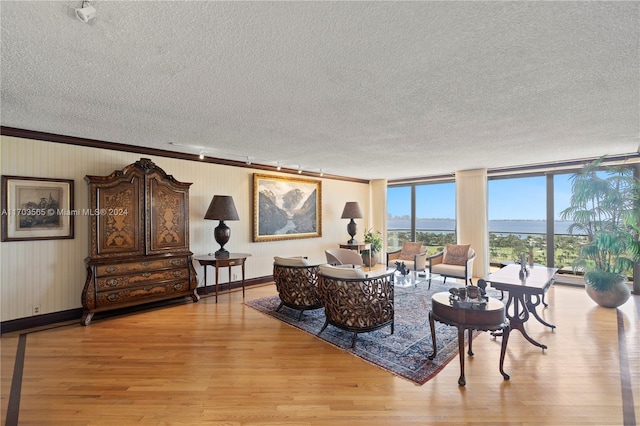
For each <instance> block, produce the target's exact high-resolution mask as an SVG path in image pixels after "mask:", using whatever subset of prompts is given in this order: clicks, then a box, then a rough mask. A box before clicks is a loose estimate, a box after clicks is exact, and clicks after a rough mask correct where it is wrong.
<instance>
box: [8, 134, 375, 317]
mask: <svg viewBox="0 0 640 426" xmlns="http://www.w3.org/2000/svg"><path fill="white" fill-rule="evenodd" d="M141 157H146V158H151V160H152V161H154V162H155V163H156V164H157V165H158V166H159V167H161V168H162V169H164V171H165V172H167V173H168V174H170V175H173V176H174V177H175V178H176V179H177V180H179V181H182V182H192V183H193V185H192V186H191V190H190V217H189V221H190V240H191V251H192V252H193V253H194V254H196V255H199V254H205V253H209V252H211V251H214V250H215V249H217V248H218V246H217V244H216V243H215V240H214V239H213V228H214V227H215V226H216V225H217V221H208V220H204V219H202V218H203V216H204V213H205V211H206V209H207V207H208V205H209V202H210V201H211V198H212V197H213V195H214V194H221V195H231V196H233V199H234V202H235V204H236V208H237V210H238V214H239V215H240V220H239V221H228V222H227V225H228V226H229V227H230V228H231V240H230V241H229V243H228V244H227V245H226V246H225V248H227V249H229V250H231V251H234V252H244V253H251V254H252V257H251V258H250V259H249V260H248V261H247V264H246V276H247V278H255V277H263V276H268V275H271V273H272V262H273V256H275V255H279V256H288V255H305V256H308V257H309V259H310V260H311V261H312V262H317V263H320V262H323V261H325V256H324V250H325V249H327V248H331V247H336V246H337V244H338V243H340V242H343V241H344V242H346V240H347V239H349V235H348V234H347V230H346V227H347V220H343V219H340V215H341V213H342V209H343V207H344V203H345V202H346V201H358V202H359V203H360V204H361V205H362V206H370V205H371V202H370V200H371V191H370V188H369V185H367V184H361V183H353V182H342V181H337V180H331V179H320V180H322V194H323V196H322V218H323V222H322V226H323V229H322V237H321V238H310V239H300V240H285V241H273V242H261V243H253V242H252V241H251V240H252V235H253V228H252V218H251V210H252V203H253V201H252V192H251V188H252V182H253V173H265V172H264V171H261V170H253V169H249V168H239V167H230V166H220V165H214V164H209V163H204V162H198V161H187V160H178V159H172V158H166V157H155V156H149V155H141V154H134V153H127V152H118V151H110V150H104V149H96V148H88V147H79V146H73V145H66V144H58V143H52V142H42V141H34V140H29V139H20V138H14V137H6V136H0V173H1V174H3V175H15V176H31V177H48V178H59V179H73V180H74V185H75V205H74V207H75V208H76V209H83V208H88V207H89V193H88V192H89V191H88V186H87V184H86V182H85V181H84V177H85V176H86V175H108V174H110V173H111V172H113V171H114V170H119V169H122V168H123V167H124V166H126V165H128V164H131V163H133V162H135V161H137V160H139V159H140V158H141ZM268 174H270V173H268ZM273 174H275V173H273ZM284 176H287V175H284ZM310 179H311V178H310ZM376 204H378V203H376ZM380 208H382V211H386V206H376V207H375V209H376V210H379V209H380ZM371 210H372V209H371V207H369V208H368V209H366V208H363V211H364V212H365V215H366V214H367V213H366V212H367V211H371ZM358 222H359V223H358V225H359V226H358V235H357V236H356V239H358V240H362V239H363V236H362V233H363V232H364V231H365V229H366V227H365V225H367V224H372V219H371V218H369V217H365V218H363V219H360V220H359V221H358ZM369 226H371V225H369ZM88 254H89V217H88V216H76V217H75V238H74V239H70V240H45V241H15V242H13V241H12V242H3V243H0V297H1V302H0V308H1V312H0V321H8V320H12V319H17V318H24V317H28V316H32V315H33V309H34V307H35V306H38V307H39V308H40V313H41V314H47V313H52V312H58V311H64V310H68V309H74V308H79V307H81V303H80V295H81V293H82V288H83V286H84V281H85V278H86V271H85V267H84V259H85V258H86V257H87V256H88ZM196 271H197V273H198V281H199V283H200V284H199V285H202V281H203V272H202V268H201V267H200V266H198V265H196ZM212 275H213V274H209V277H208V278H209V284H211V283H212V278H211V277H212ZM227 279H228V278H227V277H226V276H225V275H222V276H221V282H226V280H227Z"/></svg>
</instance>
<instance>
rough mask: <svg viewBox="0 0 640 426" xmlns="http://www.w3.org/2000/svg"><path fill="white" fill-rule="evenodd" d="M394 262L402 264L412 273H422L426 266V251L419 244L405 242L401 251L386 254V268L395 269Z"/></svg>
mask: <svg viewBox="0 0 640 426" xmlns="http://www.w3.org/2000/svg"><path fill="white" fill-rule="evenodd" d="M396 262H404V264H405V266H406V267H407V268H408V269H410V270H412V271H424V268H425V267H426V266H427V249H426V247H424V246H423V245H422V243H420V242H409V241H405V242H403V243H402V248H401V249H398V250H394V251H390V252H387V267H388V268H395V267H396Z"/></svg>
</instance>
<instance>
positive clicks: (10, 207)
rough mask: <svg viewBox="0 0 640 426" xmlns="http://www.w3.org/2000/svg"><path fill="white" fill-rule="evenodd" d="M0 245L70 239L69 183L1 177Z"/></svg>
mask: <svg viewBox="0 0 640 426" xmlns="http://www.w3.org/2000/svg"><path fill="white" fill-rule="evenodd" d="M1 213H2V241H29V240H53V239H62V238H73V216H74V213H75V211H74V210H73V180H66V179H47V178H34V177H21V176H4V175H3V176H2V211H1Z"/></svg>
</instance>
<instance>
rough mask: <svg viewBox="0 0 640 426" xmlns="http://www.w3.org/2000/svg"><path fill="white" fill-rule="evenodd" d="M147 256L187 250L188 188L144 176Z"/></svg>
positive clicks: (174, 182) (175, 182)
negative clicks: (146, 211) (146, 204)
mask: <svg viewBox="0 0 640 426" xmlns="http://www.w3.org/2000/svg"><path fill="white" fill-rule="evenodd" d="M147 191H148V193H147V197H146V198H147V202H148V209H149V211H148V214H147V229H148V234H147V238H148V241H147V254H160V253H164V252H176V251H183V250H184V251H188V250H189V185H184V184H181V183H179V182H177V181H174V180H168V179H162V177H161V176H159V175H157V174H150V175H149V176H148V177H147Z"/></svg>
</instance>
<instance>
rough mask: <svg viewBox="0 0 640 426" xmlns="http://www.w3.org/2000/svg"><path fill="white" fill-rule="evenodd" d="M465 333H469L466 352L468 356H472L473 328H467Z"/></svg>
mask: <svg viewBox="0 0 640 426" xmlns="http://www.w3.org/2000/svg"><path fill="white" fill-rule="evenodd" d="M467 333H468V334H469V336H468V339H469V351H468V352H467V353H468V354H469V355H470V356H473V349H472V348H471V342H473V330H472V329H468V330H467Z"/></svg>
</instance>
